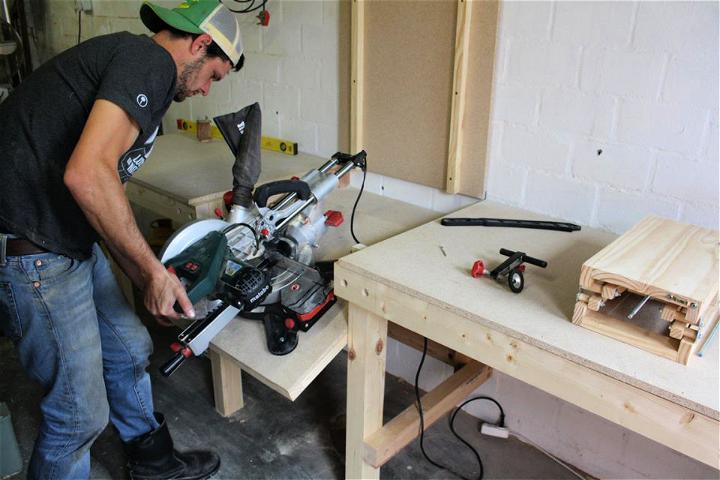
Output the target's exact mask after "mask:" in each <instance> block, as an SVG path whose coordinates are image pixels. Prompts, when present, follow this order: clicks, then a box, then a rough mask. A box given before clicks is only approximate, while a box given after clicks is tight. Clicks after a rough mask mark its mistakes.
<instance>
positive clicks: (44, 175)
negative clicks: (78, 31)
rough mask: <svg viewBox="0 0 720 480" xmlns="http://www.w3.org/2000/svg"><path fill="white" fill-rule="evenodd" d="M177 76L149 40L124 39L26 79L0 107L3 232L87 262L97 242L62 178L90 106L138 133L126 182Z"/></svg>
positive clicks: (77, 53) (64, 57) (105, 40)
mask: <svg viewBox="0 0 720 480" xmlns="http://www.w3.org/2000/svg"><path fill="white" fill-rule="evenodd" d="M176 77H177V71H176V68H175V62H174V61H173V58H172V57H171V56H170V54H169V53H168V52H167V50H165V49H164V48H163V47H161V46H159V45H158V44H156V43H155V42H154V41H153V40H152V39H150V38H149V37H146V36H144V35H134V34H131V33H127V32H122V33H113V34H110V35H104V36H101V37H95V38H92V39H90V40H88V41H86V42H83V43H81V44H80V45H78V46H76V47H73V48H70V49H68V50H66V51H64V52H63V53H61V54H60V55H58V56H56V57H55V58H53V59H51V60H50V61H48V62H47V63H45V64H44V65H42V66H41V67H40V68H39V69H37V70H36V71H35V72H33V73H32V75H30V76H29V77H28V78H27V79H25V81H24V82H23V83H22V84H21V85H20V87H19V88H18V89H17V90H16V91H15V92H13V94H12V95H11V96H10V97H9V98H8V99H7V100H6V101H5V102H3V103H1V104H0V119H1V120H0V121H2V125H3V129H2V132H1V133H0V232H4V233H12V234H15V235H17V236H20V237H24V238H27V239H28V240H30V241H32V242H33V243H36V244H37V245H40V246H42V247H44V248H46V249H48V250H50V251H53V252H57V253H61V254H64V255H67V256H70V257H73V258H78V259H83V258H87V257H88V256H89V254H90V251H91V248H92V244H93V243H94V242H95V241H97V240H98V238H99V237H98V235H97V233H96V232H95V231H94V230H93V228H92V227H91V226H90V224H89V223H88V221H87V219H86V218H85V215H84V214H83V212H82V210H81V209H80V207H79V206H78V205H77V203H76V202H75V200H74V199H73V197H72V195H71V194H70V191H69V190H68V189H67V187H66V186H65V184H64V182H63V175H64V173H65V166H66V165H67V162H68V160H69V159H70V155H71V154H72V152H73V149H74V148H75V145H76V143H77V141H78V139H79V138H80V134H81V133H82V130H83V127H84V126H85V122H86V121H87V118H88V115H89V114H90V110H91V108H92V106H93V103H94V102H95V100H97V99H105V100H108V101H110V102H112V103H114V104H116V105H118V106H120V107H121V108H122V109H123V110H125V111H126V112H127V113H128V115H130V117H132V118H133V119H134V120H135V121H136V122H137V124H138V125H139V126H140V135H139V136H138V138H137V140H136V141H135V143H134V144H133V146H132V147H130V149H129V150H128V151H127V152H125V153H124V154H123V155H122V156H121V158H120V159H118V175H119V177H120V180H121V181H122V182H123V183H124V182H126V181H127V180H128V179H129V178H130V176H131V175H132V174H133V173H134V172H135V171H136V170H137V169H138V168H139V167H140V166H141V165H142V164H143V162H144V161H145V159H146V158H147V156H148V155H149V154H150V151H151V150H152V146H153V143H154V141H155V137H156V135H157V133H158V128H159V125H160V121H161V120H162V117H163V115H164V114H165V112H166V111H167V109H168V107H169V106H170V103H171V102H172V99H173V96H174V95H175V81H176ZM107 128H109V129H112V128H113V125H107Z"/></svg>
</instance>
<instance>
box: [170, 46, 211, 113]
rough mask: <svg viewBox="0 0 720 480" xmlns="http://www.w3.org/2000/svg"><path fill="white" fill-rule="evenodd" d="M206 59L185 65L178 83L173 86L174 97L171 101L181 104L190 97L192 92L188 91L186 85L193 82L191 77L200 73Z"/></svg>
mask: <svg viewBox="0 0 720 480" xmlns="http://www.w3.org/2000/svg"><path fill="white" fill-rule="evenodd" d="M206 59H207V58H206V57H202V58H201V59H199V60H195V61H194V62H192V63H188V64H186V65H185V67H184V68H183V71H182V73H180V78H179V79H178V83H177V85H176V86H175V97H173V100H175V101H176V102H182V101H183V100H185V99H186V98H187V97H189V96H190V95H192V93H193V91H192V90H190V88H189V87H188V84H189V83H190V82H191V81H192V80H193V78H192V77H194V76H195V74H197V72H199V71H200V69H201V68H202V66H203V65H204V64H205V60H206Z"/></svg>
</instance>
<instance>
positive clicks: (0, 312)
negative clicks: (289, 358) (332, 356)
mask: <svg viewBox="0 0 720 480" xmlns="http://www.w3.org/2000/svg"><path fill="white" fill-rule="evenodd" d="M140 17H141V19H142V21H143V23H144V24H145V25H146V26H147V27H148V28H149V29H150V30H151V31H153V32H155V35H154V36H153V37H152V38H149V37H146V36H144V35H132V34H130V33H127V32H123V33H116V34H110V35H105V36H102V37H96V38H94V39H91V40H88V41H86V42H84V43H82V44H80V45H78V46H76V47H73V48H71V49H69V50H67V51H65V52H63V53H61V54H60V55H58V56H57V57H55V58H53V59H52V60H50V61H49V62H47V63H46V64H45V65H43V66H42V67H40V68H39V69H38V70H37V71H36V72H34V73H33V74H32V75H31V76H30V77H28V78H27V79H26V80H25V82H24V83H23V84H22V85H21V86H20V87H19V88H18V89H17V90H16V91H15V92H14V93H13V94H12V95H11V96H10V98H8V99H7V100H6V101H5V102H3V103H2V104H0V118H2V119H3V133H2V136H0V185H1V186H0V328H2V330H3V331H4V333H5V334H6V335H7V336H9V337H10V338H11V339H12V340H13V341H14V343H15V345H16V348H17V351H18V354H19V357H20V361H21V363H22V365H23V367H24V369H25V370H26V372H27V373H28V375H29V376H30V377H32V378H34V379H35V380H37V381H38V382H40V383H41V384H42V386H43V387H44V391H45V396H44V397H43V399H42V402H41V411H42V424H41V428H40V432H39V435H38V438H37V440H36V442H35V448H34V450H33V454H32V457H31V459H30V465H29V476H30V477H31V478H42V479H55V478H73V479H74V478H87V477H88V476H89V469H90V454H89V449H90V445H91V444H92V443H93V441H94V440H95V438H96V437H97V436H98V435H99V434H100V433H101V432H102V431H103V429H104V428H105V426H106V424H107V421H108V418H109V419H110V420H111V421H112V423H113V425H114V426H115V427H116V429H117V431H118V433H119V435H120V438H121V439H122V441H123V442H124V444H125V447H126V452H127V455H128V466H129V469H130V474H131V476H132V477H133V478H136V479H144V478H183V479H191V478H193V479H194V478H207V477H208V476H210V475H212V474H213V473H215V472H216V471H217V469H218V468H219V465H220V459H219V458H218V456H217V455H216V454H215V453H212V452H187V453H184V454H181V453H178V452H176V451H175V450H174V449H173V444H172V440H171V439H170V436H169V433H168V430H167V426H166V425H165V423H164V420H163V417H162V415H161V414H157V413H155V412H154V410H153V399H152V392H151V386H150V378H149V376H148V374H147V372H146V367H147V365H148V356H149V354H150V353H151V349H152V343H151V340H150V337H149V334H148V332H147V330H146V329H145V327H144V326H143V325H142V324H141V322H140V320H139V319H138V318H137V316H136V315H135V313H134V312H133V311H132V310H131V308H130V307H129V305H128V304H127V302H125V300H124V298H123V297H122V295H121V293H120V290H119V288H118V286H117V283H116V282H115V279H114V278H113V276H112V273H111V271H110V269H109V266H108V263H107V260H106V258H105V257H104V255H103V253H102V250H101V249H100V248H99V247H98V245H97V242H98V241H99V240H100V239H102V240H103V241H104V243H105V245H106V246H107V248H108V249H109V251H110V252H111V253H112V256H113V257H114V258H115V260H116V261H117V263H118V264H119V265H120V266H121V267H122V269H123V270H124V271H125V272H126V273H127V275H128V276H129V277H130V278H131V279H132V280H133V282H134V283H135V285H137V286H138V287H139V288H141V289H142V290H143V292H144V302H145V306H146V307H147V309H148V311H150V313H152V314H153V315H154V316H156V317H157V318H158V319H159V321H161V322H163V323H167V321H168V320H172V319H175V318H176V317H177V315H178V314H177V313H175V311H174V310H173V305H174V304H175V303H176V302H177V303H178V304H179V305H180V306H181V308H182V310H183V311H184V314H185V315H186V316H188V317H193V316H194V312H193V309H192V304H191V303H190V301H189V300H188V297H187V295H186V293H185V290H184V289H183V287H182V285H181V284H180V282H179V281H178V279H177V278H176V277H175V276H174V275H171V274H170V273H168V272H167V271H166V270H165V268H164V267H163V265H162V264H161V263H160V262H159V261H158V260H157V259H156V257H155V256H154V254H153V252H152V250H151V249H150V247H149V246H148V244H147V243H146V242H145V240H144V239H143V237H142V235H141V233H140V231H139V230H138V227H137V225H136V223H135V220H134V217H133V214H132V211H131V209H130V206H129V203H128V200H127V197H126V196H125V192H124V186H123V184H124V183H125V182H126V181H127V180H128V178H129V177H130V176H131V175H132V174H133V172H134V171H135V170H137V168H139V167H140V166H141V165H142V163H143V162H144V161H145V158H146V157H147V156H148V155H149V153H150V151H151V149H152V145H153V142H154V140H155V137H156V135H157V132H158V127H159V125H160V121H161V119H162V116H163V115H164V113H165V112H166V111H167V109H168V107H169V105H170V103H171V101H172V100H173V99H175V100H176V101H182V100H184V99H185V98H187V97H190V96H193V95H198V94H202V95H207V94H208V92H209V91H210V85H211V83H212V82H213V81H219V80H221V79H222V78H223V77H225V76H226V75H227V74H228V72H229V71H230V70H231V69H235V70H239V69H240V68H241V67H242V64H243V61H244V56H243V49H242V43H241V40H240V31H239V26H238V22H237V20H236V18H235V16H234V15H233V14H232V13H231V12H230V11H229V10H227V9H226V8H225V7H224V6H222V5H221V4H220V3H218V0H188V1H187V2H186V3H183V4H181V5H180V6H178V7H177V8H175V9H172V10H170V9H166V8H162V7H158V6H155V5H152V4H149V3H145V4H144V5H143V6H142V8H141V10H140Z"/></svg>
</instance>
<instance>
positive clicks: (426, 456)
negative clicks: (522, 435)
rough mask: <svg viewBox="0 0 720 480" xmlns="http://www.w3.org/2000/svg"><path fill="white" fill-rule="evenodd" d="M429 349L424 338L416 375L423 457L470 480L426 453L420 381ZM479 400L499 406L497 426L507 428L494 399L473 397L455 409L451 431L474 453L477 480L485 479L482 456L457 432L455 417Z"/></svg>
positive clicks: (416, 395)
mask: <svg viewBox="0 0 720 480" xmlns="http://www.w3.org/2000/svg"><path fill="white" fill-rule="evenodd" d="M427 349H428V339H427V338H426V337H424V338H423V352H422V357H421V358H420V364H419V365H418V369H417V372H416V373H415V400H416V402H417V403H416V406H417V409H418V416H419V417H420V451H422V454H423V456H424V457H425V459H426V460H427V461H428V462H430V463H431V464H433V465H435V466H436V467H438V468H442V469H443V470H447V471H448V472H450V473H452V474H453V475H455V476H457V477H460V478H462V479H464V480H468V479H467V477H465V476H463V475H460V474H459V473H457V472H456V471H454V470H453V469H451V468H450V467H448V466H445V465H441V464H440V463H438V462H435V461H434V460H432V459H431V458H430V457H429V456H428V454H427V452H426V451H425V445H424V439H425V418H424V416H423V409H422V400H421V399H420V387H419V380H420V371H421V370H422V367H423V364H424V363H425V357H426V356H427ZM477 400H487V401H490V402H493V403H494V404H495V405H497V407H498V408H499V409H500V418H499V420H498V423H497V424H496V425H497V426H499V427H504V426H505V411H504V410H503V408H502V405H500V404H499V403H498V402H497V401H496V400H494V399H492V398H490V397H473V398H471V399H469V400H466V401H464V402H463V403H461V404H460V406H458V407H457V408H456V409H455V411H454V412H453V413H452V415H451V417H450V431H451V432H452V433H453V435H455V437H456V438H457V439H458V440H460V441H461V442H462V443H463V444H464V445H465V446H466V447H468V448H469V449H470V451H471V452H472V453H473V455H475V459H476V460H477V462H478V466H479V467H480V473H479V474H478V476H477V479H478V480H481V479H482V478H483V474H484V469H483V463H482V460H481V459H480V454H479V453H478V452H477V450H476V449H475V447H473V446H472V445H470V443H469V442H468V441H467V440H465V439H464V438H462V437H461V436H460V434H458V433H457V431H455V417H456V416H457V414H458V412H459V411H460V410H461V409H462V407H464V406H465V405H467V404H468V403H470V402H474V401H477Z"/></svg>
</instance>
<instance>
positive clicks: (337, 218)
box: [325, 210, 345, 227]
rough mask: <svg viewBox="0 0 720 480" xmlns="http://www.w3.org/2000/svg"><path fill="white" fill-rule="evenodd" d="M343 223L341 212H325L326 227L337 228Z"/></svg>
mask: <svg viewBox="0 0 720 480" xmlns="http://www.w3.org/2000/svg"><path fill="white" fill-rule="evenodd" d="M344 221H345V219H344V218H343V214H342V212H339V211H337V210H328V211H327V212H325V225H327V226H328V227H339V226H340V225H342V224H343V222H344Z"/></svg>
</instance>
